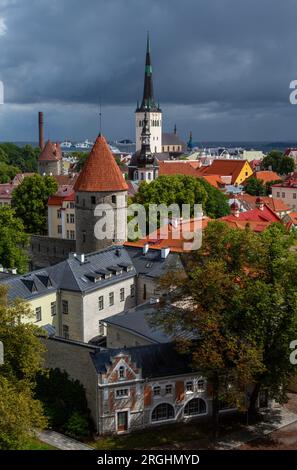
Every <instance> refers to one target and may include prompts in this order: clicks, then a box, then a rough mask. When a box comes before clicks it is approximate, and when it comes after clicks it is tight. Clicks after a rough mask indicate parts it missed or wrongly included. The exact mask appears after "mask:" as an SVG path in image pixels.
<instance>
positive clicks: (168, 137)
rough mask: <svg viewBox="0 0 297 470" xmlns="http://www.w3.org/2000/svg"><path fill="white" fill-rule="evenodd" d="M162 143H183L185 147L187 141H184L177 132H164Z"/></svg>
mask: <svg viewBox="0 0 297 470" xmlns="http://www.w3.org/2000/svg"><path fill="white" fill-rule="evenodd" d="M162 145H181V146H182V147H185V142H183V141H182V140H181V139H180V138H179V136H178V135H177V134H174V133H168V132H163V134H162Z"/></svg>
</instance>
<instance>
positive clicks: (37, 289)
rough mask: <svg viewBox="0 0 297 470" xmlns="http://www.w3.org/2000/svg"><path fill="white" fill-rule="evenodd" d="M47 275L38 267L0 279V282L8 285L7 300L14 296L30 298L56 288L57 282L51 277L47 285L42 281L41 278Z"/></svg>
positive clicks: (14, 297) (12, 298)
mask: <svg viewBox="0 0 297 470" xmlns="http://www.w3.org/2000/svg"><path fill="white" fill-rule="evenodd" d="M48 276H49V275H48V273H47V271H46V270H45V269H40V270H38V271H33V272H31V273H28V274H24V275H21V276H13V277H10V278H8V279H4V280H2V279H1V280H0V283H1V284H3V285H6V286H8V288H9V289H8V294H7V297H8V300H9V301H11V300H14V299H16V298H20V299H25V300H30V299H33V298H36V297H40V296H42V295H44V294H47V293H51V292H55V291H56V290H57V284H56V283H55V281H54V280H53V279H50V284H49V285H46V284H45V283H44V282H42V280H43V279H44V278H46V277H48Z"/></svg>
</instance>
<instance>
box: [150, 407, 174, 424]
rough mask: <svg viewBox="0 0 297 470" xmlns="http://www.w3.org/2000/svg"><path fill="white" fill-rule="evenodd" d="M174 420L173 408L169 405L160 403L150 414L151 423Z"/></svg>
mask: <svg viewBox="0 0 297 470" xmlns="http://www.w3.org/2000/svg"><path fill="white" fill-rule="evenodd" d="M167 419H174V408H173V406H172V405H169V403H160V405H158V406H156V408H155V409H154V411H153V412H152V421H166V420H167Z"/></svg>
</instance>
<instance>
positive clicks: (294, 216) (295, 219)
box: [283, 212, 297, 230]
mask: <svg viewBox="0 0 297 470" xmlns="http://www.w3.org/2000/svg"><path fill="white" fill-rule="evenodd" d="M283 222H284V223H285V224H286V225H287V227H288V228H289V229H292V228H293V229H295V230H297V212H291V213H290V214H286V215H285V216H284V218H283Z"/></svg>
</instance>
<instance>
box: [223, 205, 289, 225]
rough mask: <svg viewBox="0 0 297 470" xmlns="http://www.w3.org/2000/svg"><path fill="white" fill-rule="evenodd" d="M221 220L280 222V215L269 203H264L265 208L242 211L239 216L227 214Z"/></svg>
mask: <svg viewBox="0 0 297 470" xmlns="http://www.w3.org/2000/svg"><path fill="white" fill-rule="evenodd" d="M219 220H225V221H226V222H243V221H245V222H269V223H273V222H280V221H281V219H280V218H279V216H278V215H277V214H276V213H275V212H274V211H273V210H272V209H270V207H269V206H268V205H267V204H264V207H263V210H261V209H258V208H255V209H251V210H249V211H245V212H240V213H239V216H238V217H236V216H235V215H233V214H231V215H226V216H224V217H221V218H220V219H219Z"/></svg>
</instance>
